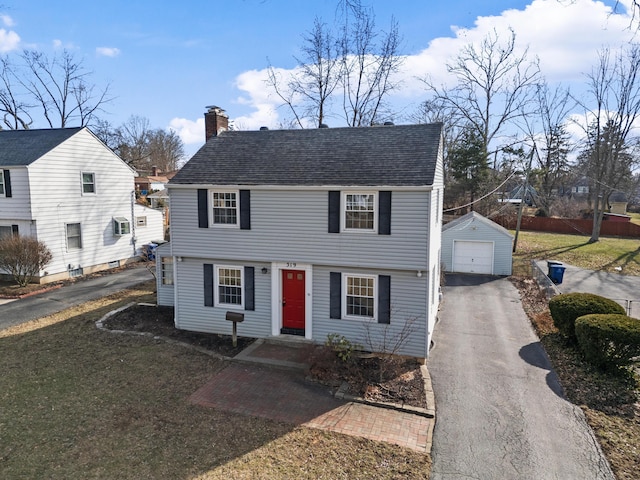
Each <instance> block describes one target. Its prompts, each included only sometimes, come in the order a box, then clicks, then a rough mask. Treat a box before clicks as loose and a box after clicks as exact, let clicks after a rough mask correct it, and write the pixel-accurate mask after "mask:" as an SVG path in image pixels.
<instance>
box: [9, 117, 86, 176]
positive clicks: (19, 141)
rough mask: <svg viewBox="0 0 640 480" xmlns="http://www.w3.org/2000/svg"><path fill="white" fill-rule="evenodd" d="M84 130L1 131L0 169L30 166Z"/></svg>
mask: <svg viewBox="0 0 640 480" xmlns="http://www.w3.org/2000/svg"><path fill="white" fill-rule="evenodd" d="M82 128H83V127H78V128H52V129H46V130H45V129H42V130H0V167H16V166H26V165H29V164H31V163H33V162H35V161H36V160H37V159H39V158H40V157H41V156H42V155H44V154H45V153H47V152H48V151H50V150H51V149H53V148H55V147H56V146H58V145H60V144H61V143H62V142H64V141H65V140H67V139H68V138H69V137H71V136H73V135H74V134H76V133H77V132H79V131H80V130H82Z"/></svg>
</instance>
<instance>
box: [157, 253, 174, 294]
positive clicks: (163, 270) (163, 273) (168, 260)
mask: <svg viewBox="0 0 640 480" xmlns="http://www.w3.org/2000/svg"><path fill="white" fill-rule="evenodd" d="M167 265H171V268H170V270H171V271H170V272H169V273H170V274H171V275H167V267H166V266H167ZM174 270H175V261H174V257H170V256H162V257H160V283H161V284H162V285H165V286H171V287H172V286H173V285H174V278H173V277H174V274H173V272H174ZM167 280H170V281H171V283H167Z"/></svg>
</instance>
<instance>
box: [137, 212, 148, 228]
mask: <svg viewBox="0 0 640 480" xmlns="http://www.w3.org/2000/svg"><path fill="white" fill-rule="evenodd" d="M146 226H147V216H146V215H142V216H139V217H136V227H146Z"/></svg>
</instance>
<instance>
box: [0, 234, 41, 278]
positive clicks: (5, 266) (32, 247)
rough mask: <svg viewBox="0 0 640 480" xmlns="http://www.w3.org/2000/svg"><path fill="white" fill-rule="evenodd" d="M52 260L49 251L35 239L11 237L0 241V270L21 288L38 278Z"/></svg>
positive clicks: (18, 236)
mask: <svg viewBox="0 0 640 480" xmlns="http://www.w3.org/2000/svg"><path fill="white" fill-rule="evenodd" d="M52 258H53V254H52V253H51V250H49V248H48V247H47V246H46V245H45V244H44V243H43V242H40V241H38V240H37V239H35V238H32V237H23V236H20V235H12V236H9V237H5V238H2V239H0V268H1V269H2V270H4V271H5V272H8V273H9V275H11V277H12V278H13V279H14V281H15V282H16V283H17V284H18V285H19V286H21V287H24V286H26V285H27V284H28V283H29V282H30V281H31V280H32V279H33V278H35V277H38V276H39V275H40V271H41V270H43V269H44V267H46V266H47V264H48V263H49V262H50V261H51V259H52Z"/></svg>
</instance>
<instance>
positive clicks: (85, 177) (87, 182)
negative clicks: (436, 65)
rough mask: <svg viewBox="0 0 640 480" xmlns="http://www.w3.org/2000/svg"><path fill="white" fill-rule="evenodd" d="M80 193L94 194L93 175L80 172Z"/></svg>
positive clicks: (94, 178) (94, 180)
mask: <svg viewBox="0 0 640 480" xmlns="http://www.w3.org/2000/svg"><path fill="white" fill-rule="evenodd" d="M82 193H96V176H95V174H94V173H86V172H82Z"/></svg>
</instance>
